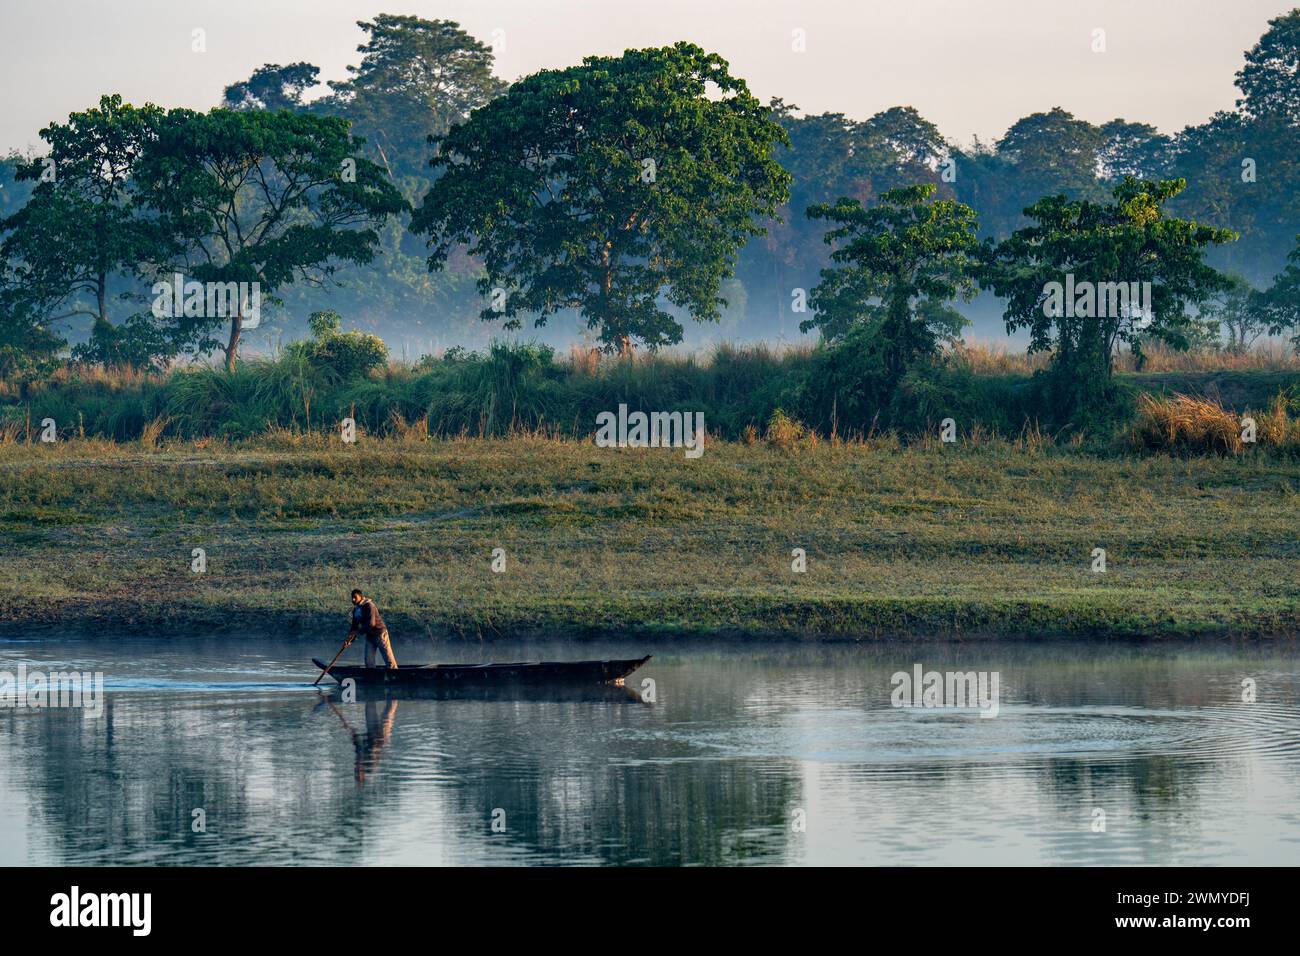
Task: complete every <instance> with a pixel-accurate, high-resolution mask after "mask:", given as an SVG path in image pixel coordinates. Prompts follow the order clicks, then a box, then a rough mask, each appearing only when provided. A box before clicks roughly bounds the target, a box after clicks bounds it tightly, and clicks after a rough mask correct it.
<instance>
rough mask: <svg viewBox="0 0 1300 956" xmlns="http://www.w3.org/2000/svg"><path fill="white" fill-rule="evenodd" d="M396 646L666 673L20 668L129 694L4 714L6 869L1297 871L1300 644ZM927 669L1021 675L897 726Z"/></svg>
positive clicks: (112, 645)
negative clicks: (447, 692) (589, 681)
mask: <svg viewBox="0 0 1300 956" xmlns="http://www.w3.org/2000/svg"><path fill="white" fill-rule="evenodd" d="M396 648H397V652H398V655H399V658H400V659H404V660H411V661H417V660H432V659H439V660H445V661H452V660H460V661H481V660H519V659H538V658H539V657H547V658H569V659H581V658H590V657H606V656H617V657H631V656H636V655H637V654H639V653H642V652H653V653H655V658H654V660H652V661H651V662H650V663H649V664H648V665H646V667H645V668H643V669H642V670H641V671H639V672H638V673H637V674H635V675H633V677H632V678H630V679H629V681H628V683H629V687H628V688H626V689H623V690H616V691H610V692H605V693H601V694H591V695H587V696H584V695H574V694H569V695H566V696H565V697H563V698H555V697H552V698H549V699H548V698H545V697H538V696H537V695H533V696H532V697H528V698H523V699H502V700H481V699H479V700H463V699H462V700H429V699H396V700H379V701H370V702H362V703H343V702H341V700H340V699H339V694H338V691H337V689H335V690H332V691H330V692H328V693H322V692H319V691H317V690H313V689H311V688H310V687H309V686H308V684H307V682H308V681H309V680H310V679H311V678H313V677H314V676H315V675H314V673H313V672H312V669H311V668H310V665H307V664H306V662H307V660H308V658H309V657H310V656H312V655H322V656H326V657H328V656H330V653H331V652H332V650H333V649H332V648H326V647H325V646H324V645H323V644H322V643H320V642H317V643H314V644H312V643H304V642H301V641H294V642H289V641H277V640H274V639H271V640H267V641H262V642H255V641H252V640H250V639H248V638H246V637H240V638H235V639H230V638H224V637H223V638H221V639H220V640H215V639H214V640H192V641H170V642H167V643H140V642H123V641H116V640H109V639H108V638H107V637H103V636H101V637H99V638H98V639H97V640H95V641H40V642H22V641H14V640H7V641H0V670H8V671H11V672H16V670H17V667H18V665H19V664H20V663H26V664H27V665H28V667H29V668H32V667H39V668H43V669H47V670H48V669H59V670H66V669H76V670H83V671H103V672H104V675H105V683H106V688H107V701H106V704H105V707H104V711H103V715H102V717H100V718H98V719H91V720H86V719H83V717H82V715H81V713H80V712H77V711H69V710H30V709H0V864H5V865H12V864H162V863H167V864H286V863H341V864H379V863H389V864H439V863H454V864H483V863H490V864H511V863H518V864H538V863H545V864H555V863H565V864H600V863H620V864H623V863H654V864H741V863H744V864H785V863H793V864H920V863H940V864H944V863H946V864H985V863H992V864H1012V863H1048V864H1121V863H1139V864H1168V863H1211V864H1213V863H1224V864H1243V863H1244V864H1264V863H1274V864H1295V863H1297V862H1300V717H1298V716H1297V705H1298V704H1300V652H1298V651H1297V649H1296V647H1295V645H1294V644H1292V643H1289V642H1288V643H1284V644H1283V643H1279V644H1274V645H1271V646H1268V645H1264V646H1259V645H1254V646H1252V645H1236V646H1233V647H1228V648H1224V647H1215V646H1209V645H1180V646H1170V645H1164V646H1160V647H1139V646H1134V645H1125V644H1104V645H1097V644H1093V645H1084V644H1074V643H1054V644H1011V643H997V644H991V643H971V644H965V645H961V646H955V647H954V646H952V645H947V644H891V645H888V646H881V645H875V646H870V647H836V646H827V645H817V646H803V645H794V646H791V645H782V646H766V645H765V646H760V647H757V648H755V647H747V646H738V645H708V646H702V647H701V646H698V645H690V644H685V643H676V644H663V645H659V646H655V645H653V644H649V643H647V644H644V645H637V646H636V647H629V646H626V645H625V646H622V647H611V646H601V645H591V644H585V645H568V646H562V647H557V646H552V647H546V646H541V645H530V646H526V647H520V646H510V645H504V644H497V645H493V646H490V647H488V648H487V649H486V650H484V649H481V648H480V647H479V646H478V645H473V646H466V645H447V644H443V645H440V646H438V647H436V648H435V647H434V646H433V645H428V644H418V645H416V646H412V645H411V643H410V642H407V643H405V644H403V643H400V642H399V643H398V644H397V645H396ZM350 656H356V649H355V648H354V649H353V650H352V651H351V652H350ZM917 663H920V664H922V665H924V667H925V669H926V670H931V669H934V670H938V671H947V670H962V671H970V670H974V671H987V672H996V673H997V674H998V675H999V678H1000V684H999V689H1000V709H999V713H998V716H996V717H995V718H991V719H989V718H981V717H980V716H979V715H978V711H977V710H974V709H971V708H967V709H935V708H930V709H925V708H921V709H907V708H895V707H892V706H891V704H890V695H891V690H892V685H891V681H890V677H891V675H892V674H893V673H894V672H896V671H908V672H911V671H912V668H913V665H915V664H917ZM644 678H650V679H651V680H653V682H654V686H653V689H654V696H655V700H654V701H653V702H646V701H645V700H644V699H643V692H644V690H645V689H648V687H647V685H643V683H642V681H643V679H644ZM1247 678H1249V679H1251V680H1253V681H1254V682H1255V687H1256V694H1257V699H1256V701H1255V702H1254V703H1244V702H1243V701H1242V692H1243V689H1242V681H1243V680H1244V679H1247ZM199 808H201V809H202V810H203V811H204V813H205V814H206V832H203V833H195V832H193V829H192V821H193V820H194V816H193V812H194V810H195V809H199ZM1098 811H1101V812H1104V814H1105V831H1104V832H1094V829H1093V828H1094V826H1095V825H1096V824H1095V822H1094V821H1096V820H1097V819H1098V817H1097V812H1098ZM494 814H495V816H496V818H497V820H498V825H500V824H501V823H502V822H503V823H504V832H493V828H492V821H493V817H494ZM801 823H802V827H801V826H800V824H801Z"/></svg>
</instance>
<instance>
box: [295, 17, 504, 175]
mask: <svg viewBox="0 0 1300 956" xmlns="http://www.w3.org/2000/svg"><path fill="white" fill-rule="evenodd" d="M357 26H359V27H360V28H361V29H362V30H364V31H365V33H366V42H365V43H363V44H361V45H360V46H358V47H357V52H358V53H360V54H361V55H362V56H361V62H360V63H359V64H358V65H356V66H349V67H348V72H349V73H350V74H351V76H350V77H349V78H348V79H347V80H342V81H338V82H332V83H330V88H331V89H332V90H333V91H334V94H333V96H330V97H328V98H326V99H325V100H322V101H321V102H320V103H319V104H318V108H319V109H320V110H322V111H325V112H330V113H334V114H337V115H340V116H345V117H347V118H348V119H349V120H351V121H352V125H353V128H354V130H355V131H356V133H357V134H358V135H360V136H362V137H364V138H365V139H366V141H367V144H368V147H367V148H368V149H370V150H372V151H373V152H372V153H371V156H372V158H374V159H376V160H378V161H379V163H380V164H381V165H382V166H384V168H385V169H387V170H388V172H389V173H390V174H391V175H393V176H394V177H399V178H400V177H402V176H409V175H412V174H419V173H420V172H421V171H422V170H423V169H424V166H425V162H426V160H427V158H428V137H429V136H430V135H433V136H440V135H442V134H443V133H445V132H446V131H447V129H448V128H450V127H451V126H452V125H453V124H455V123H460V122H462V121H463V120H465V118H466V117H468V116H469V114H470V113H471V112H472V111H473V110H475V109H477V108H478V107H480V106H482V105H483V104H484V103H486V102H488V101H489V100H491V99H492V98H493V97H495V96H497V95H499V94H500V93H501V92H502V90H504V89H505V86H506V84H505V83H504V82H503V81H502V80H499V79H497V78H496V77H494V76H493V75H492V48H491V47H489V46H487V45H486V44H484V43H481V42H480V41H479V40H476V39H475V38H474V37H472V36H471V35H470V34H468V33H466V32H465V31H464V30H462V29H461V28H460V24H458V23H456V22H454V21H452V20H425V19H422V18H420V17H413V16H394V15H392V14H386V13H384V14H380V15H379V16H377V17H375V18H374V20H370V21H365V20H361V21H358V22H357Z"/></svg>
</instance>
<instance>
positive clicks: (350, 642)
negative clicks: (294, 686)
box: [311, 637, 356, 687]
mask: <svg viewBox="0 0 1300 956" xmlns="http://www.w3.org/2000/svg"><path fill="white" fill-rule="evenodd" d="M355 640H356V638H355V637H349V638H348V639H347V640H346V641H344V642H343V646H342V647H340V648H339V652H338V653H337V654H335V655H334V660H332V661H330V664H329V667H327V668H325V669H324V670H323V671H321V672H320V677H317V678H316V679H315V680H314V681H312V682H311V686H312V687H315V686H316V685H317V684H319V683H320V682H321V680H322V679H323V678H324V677H325V675H326V674H328V673H329V672H330V667H333V666H334V665H335V664H336V663H337V662H338V659H339V658H340V657H342V656H343V652H344V651H346V650H347V649H348V648H349V647H351V646H352V642H353V641H355Z"/></svg>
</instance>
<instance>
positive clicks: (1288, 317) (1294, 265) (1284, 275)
mask: <svg viewBox="0 0 1300 956" xmlns="http://www.w3.org/2000/svg"><path fill="white" fill-rule="evenodd" d="M1251 306H1252V308H1253V310H1254V314H1255V316H1256V317H1257V319H1258V321H1259V322H1260V324H1261V325H1263V326H1265V327H1266V328H1267V329H1268V332H1269V334H1271V335H1278V334H1279V333H1282V332H1285V331H1288V330H1291V331H1293V332H1294V333H1295V334H1294V336H1293V338H1292V339H1291V342H1292V344H1293V345H1294V346H1295V349H1296V351H1297V352H1300V236H1296V247H1295V248H1294V249H1293V250H1291V254H1290V255H1289V256H1287V266H1286V268H1285V269H1283V270H1282V271H1281V272H1280V273H1278V274H1277V276H1276V277H1274V279H1273V284H1272V285H1271V286H1269V288H1268V289H1267V290H1265V291H1263V292H1259V293H1255V294H1254V295H1253V296H1252V297H1251Z"/></svg>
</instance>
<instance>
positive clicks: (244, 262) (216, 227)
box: [135, 109, 406, 370]
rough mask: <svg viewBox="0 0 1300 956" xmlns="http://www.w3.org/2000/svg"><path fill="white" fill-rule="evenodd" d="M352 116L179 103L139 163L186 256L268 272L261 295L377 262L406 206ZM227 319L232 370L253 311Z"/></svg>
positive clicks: (211, 276) (189, 268) (212, 271)
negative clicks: (391, 219)
mask: <svg viewBox="0 0 1300 956" xmlns="http://www.w3.org/2000/svg"><path fill="white" fill-rule="evenodd" d="M359 146H360V144H359V143H358V142H357V141H356V140H354V139H353V137H352V136H350V135H349V133H348V124H347V122H346V121H345V120H342V119H339V118H336V117H323V116H313V115H308V114H304V113H292V112H288V111H280V112H276V113H267V112H258V111H235V110H228V109H214V110H212V111H211V112H208V113H196V112H193V111H191V110H185V109H175V110H171V111H170V112H169V113H168V114H167V115H166V117H165V118H164V119H163V120H162V121H161V122H160V123H159V124H158V131H157V136H156V138H155V139H153V140H151V141H150V142H149V144H148V148H147V149H146V150H145V151H144V152H143V154H142V156H141V158H140V161H139V162H138V163H137V165H136V169H135V177H136V180H137V181H138V183H139V185H140V189H141V191H142V195H143V196H144V201H145V202H146V203H147V204H148V206H149V207H150V208H151V209H152V210H153V211H154V212H155V213H156V214H157V226H156V228H157V229H158V230H159V231H160V232H162V233H163V234H165V235H167V236H168V237H169V238H170V239H171V241H172V243H173V244H174V246H175V247H176V248H177V249H178V250H179V255H178V258H177V262H176V265H177V267H178V268H181V269H182V271H184V272H186V274H188V275H190V276H192V277H193V278H195V279H197V280H198V281H200V282H247V283H258V284H259V286H260V287H261V294H262V295H263V296H269V295H272V294H273V293H274V292H275V291H276V290H277V289H278V288H280V287H281V286H283V285H288V284H292V283H293V282H295V281H297V280H301V281H305V282H308V283H321V282H324V281H326V280H328V279H329V278H330V277H332V276H333V274H334V273H335V271H336V270H337V268H338V265H339V263H342V262H352V263H367V262H369V261H370V260H371V259H372V258H373V256H374V253H375V249H376V247H377V245H378V241H379V236H378V232H377V230H378V228H379V226H380V225H382V223H383V221H384V220H385V218H386V217H388V216H389V215H392V214H395V213H398V212H401V211H402V210H404V209H405V208H406V204H405V202H404V201H403V200H402V198H401V196H400V195H399V193H398V192H397V190H396V189H395V188H394V187H393V186H392V184H391V183H389V182H388V180H387V178H385V176H384V174H383V171H382V170H380V169H379V168H378V167H377V166H376V165H375V164H374V163H372V162H370V161H369V160H367V159H365V158H364V157H362V156H359V155H358V150H359ZM209 318H210V319H211V320H212V321H213V322H216V323H224V322H227V321H228V322H229V326H230V336H229V341H228V343H227V345H226V346H225V352H226V367H227V369H228V370H233V368H234V365H235V359H236V356H237V354H238V349H239V342H240V337H241V331H242V327H243V321H244V316H243V315H241V314H236V315H234V316H230V317H228V318H227V317H209Z"/></svg>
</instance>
